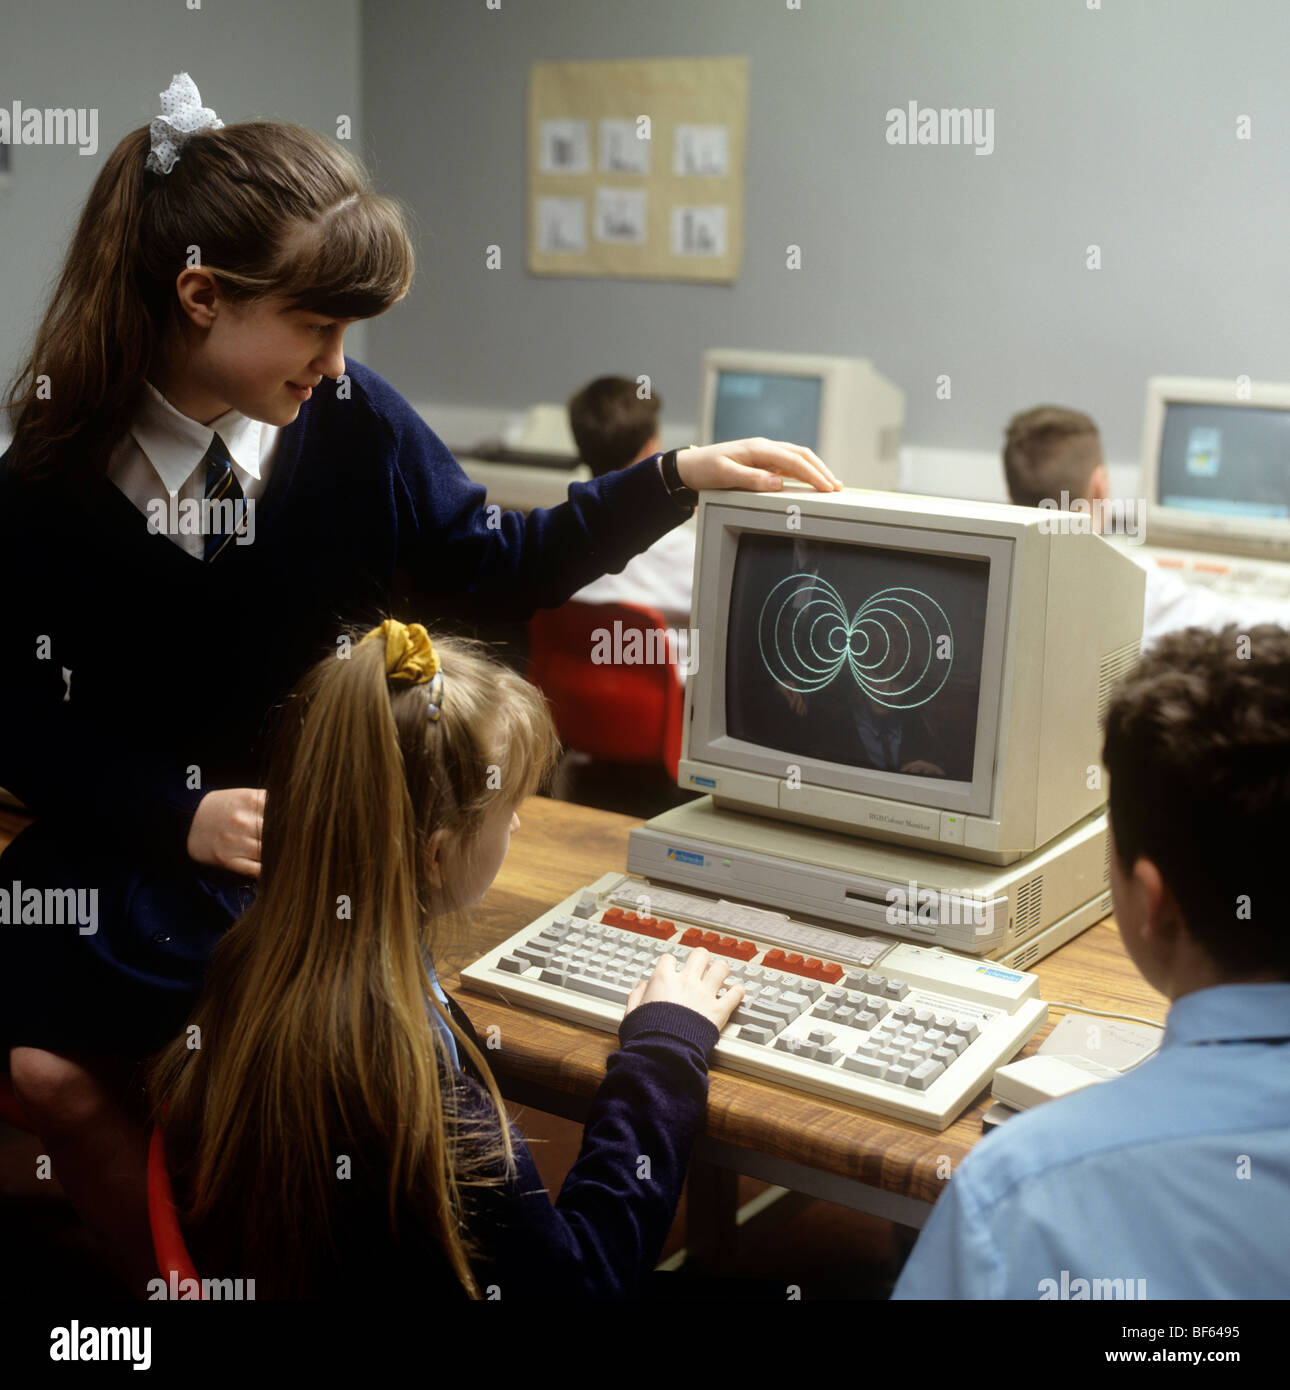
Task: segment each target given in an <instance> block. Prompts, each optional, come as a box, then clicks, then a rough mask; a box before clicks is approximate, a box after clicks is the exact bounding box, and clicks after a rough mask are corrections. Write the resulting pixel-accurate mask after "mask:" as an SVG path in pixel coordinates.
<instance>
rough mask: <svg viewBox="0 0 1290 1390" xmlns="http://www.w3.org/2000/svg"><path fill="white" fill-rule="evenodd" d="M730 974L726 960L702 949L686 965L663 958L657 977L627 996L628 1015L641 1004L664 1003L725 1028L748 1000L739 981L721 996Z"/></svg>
mask: <svg viewBox="0 0 1290 1390" xmlns="http://www.w3.org/2000/svg"><path fill="white" fill-rule="evenodd" d="M727 973H728V962H727V961H726V958H725V957H724V956H714V955H712V954H711V953H710V952H709V951H706V950H704V948H703V947H702V946H699V947H696V948H695V949H694V950H693V951H691V952H690V955H689V957H688V958H687V960H686V962H685V964H684V965H681V963H680V962H679V961H678V960H677V958H676V957H675V956H671V955H664V956H660V957H659V958H658V964H657V965H655V967H654V973H653V974H652V975H651V976H650V977H649V979H648V980H642V981H641V982H640V984H638V985H637V986H636V988H635V989H634V990H632V992H631V993H630V994H629V995H628V996H627V1008H626V1010H625V1013H631V1011H632V1010H633V1009H634V1008H635V1007H636V1006H637V1004H647V1003H651V1002H653V1001H656V1000H661V1001H663V1002H666V1003H669V1004H684V1005H685V1006H686V1008H687V1009H693V1010H694V1011H695V1012H696V1013H701V1014H702V1015H703V1016H704V1018H708V1019H711V1020H712V1022H713V1023H715V1024H716V1025H717V1027H718V1029H721V1028H724V1027H725V1026H726V1024H727V1023H729V1022H730V1016H731V1014H733V1013H734V1011H735V1009H736V1008H738V1006H739V1001H740V1000H741V999H742V998H743V997H744V987H743V985H742V984H740V983H739V982H738V981H736V980H732V981H731V983H730V988H729V989H728V990H726V992H725V993H724V994H722V995H720V996H718V994H717V991H718V990H719V989H720V988H721V986H722V985H723V984H725V982H726V975H727Z"/></svg>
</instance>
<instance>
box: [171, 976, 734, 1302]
mask: <svg viewBox="0 0 1290 1390" xmlns="http://www.w3.org/2000/svg"><path fill="white" fill-rule="evenodd" d="M450 1007H451V1008H452V1012H453V1015H454V1017H455V1018H456V1019H457V1021H458V1023H459V1024H462V1025H463V1026H464V1027H465V1028H466V1030H467V1033H468V1035H470V1036H472V1037H473V1032H474V1030H473V1029H472V1028H471V1027H470V1023H469V1020H468V1019H467V1018H466V1017H465V1015H464V1014H463V1012H462V1010H461V1009H460V1007H459V1006H457V1005H456V1004H455V1001H454V1002H453V1003H451V1004H450ZM618 1036H619V1041H620V1043H621V1044H622V1046H621V1047H620V1049H619V1050H618V1051H617V1052H615V1053H614V1054H613V1055H612V1056H611V1057H610V1058H609V1061H608V1063H607V1064H606V1067H605V1079H604V1080H603V1081H602V1082H601V1084H600V1087H599V1088H598V1090H597V1091H596V1094H595V1096H594V1097H593V1099H592V1102H591V1106H590V1109H589V1110H588V1113H587V1121H586V1127H585V1129H584V1132H583V1141H582V1147H581V1149H580V1150H579V1153H578V1157H577V1160H576V1161H575V1163H574V1165H573V1167H572V1169H570V1171H569V1174H568V1176H567V1178H566V1179H565V1182H564V1185H563V1186H562V1187H561V1189H560V1192H559V1195H558V1196H557V1197H556V1199H555V1201H554V1202H552V1200H551V1197H550V1194H549V1193H548V1192H547V1190H546V1188H545V1187H544V1186H543V1184H542V1179H541V1177H540V1175H539V1173H538V1170H537V1167H536V1165H535V1164H534V1162H533V1157H532V1155H531V1154H530V1152H529V1150H528V1148H527V1146H526V1145H525V1143H524V1140H523V1138H522V1137H521V1136H520V1135H519V1134H518V1133H517V1132H516V1131H515V1129H514V1128H513V1127H512V1130H511V1138H512V1142H513V1144H514V1149H515V1160H516V1172H515V1177H514V1178H513V1179H512V1180H511V1181H510V1182H508V1183H506V1184H505V1185H504V1186H499V1187H492V1188H471V1189H468V1198H467V1201H468V1219H467V1226H468V1229H469V1233H470V1235H471V1237H472V1239H473V1241H474V1244H475V1246H476V1247H477V1249H478V1251H479V1257H478V1258H477V1259H476V1261H475V1262H474V1266H473V1268H474V1272H475V1276H476V1279H477V1280H478V1282H479V1285H480V1290H481V1293H482V1295H483V1296H484V1297H485V1298H491V1299H500V1300H501V1301H502V1302H507V1301H511V1300H515V1299H532V1298H617V1297H629V1296H631V1295H633V1294H635V1293H638V1292H639V1291H640V1286H641V1284H642V1281H643V1280H644V1279H645V1277H646V1276H647V1275H648V1274H649V1272H650V1270H652V1269H653V1268H654V1266H655V1265H656V1264H657V1263H658V1258H659V1255H660V1253H661V1251H662V1248H663V1242H664V1240H665V1239H666V1238H667V1233H668V1230H669V1229H670V1227H671V1224H672V1219H673V1217H674V1215H675V1212H676V1206H677V1202H678V1201H679V1200H680V1197H681V1191H682V1188H683V1186H684V1183H685V1175H686V1170H687V1168H688V1166H689V1162H690V1154H691V1151H692V1149H693V1147H694V1141H695V1139H696V1138H697V1137H698V1135H699V1134H700V1133H701V1132H702V1129H703V1118H704V1111H705V1109H706V1107H707V1096H708V1057H709V1055H710V1054H711V1052H712V1049H713V1047H714V1046H715V1045H716V1041H717V1036H718V1035H717V1027H716V1025H715V1024H714V1023H712V1022H711V1021H710V1020H709V1019H706V1018H704V1017H703V1015H702V1014H700V1013H698V1012H697V1011H695V1010H693V1009H689V1008H686V1007H685V1006H683V1005H680V1004H672V1003H662V1002H654V1003H649V1004H642V1005H640V1006H639V1007H638V1008H636V1009H634V1010H633V1011H632V1012H631V1013H630V1014H628V1015H627V1016H626V1017H625V1018H624V1019H623V1021H622V1023H621V1024H620V1025H619V1030H618ZM485 1055H487V1053H485ZM455 1084H456V1085H457V1087H458V1088H459V1090H458V1104H459V1106H460V1108H461V1110H462V1112H463V1113H464V1114H465V1115H468V1116H469V1115H476V1116H479V1117H480V1118H481V1119H486V1118H487V1117H488V1116H490V1115H492V1113H493V1111H492V1105H491V1102H490V1101H489V1100H488V1097H487V1094H486V1093H485V1091H484V1089H483V1087H482V1085H481V1084H480V1083H479V1081H478V1080H477V1079H475V1078H474V1073H473V1069H470V1070H469V1072H468V1073H460V1072H459V1073H458V1074H457V1076H456V1077H455ZM176 1137H177V1136H172V1139H171V1141H170V1142H171V1146H172V1147H174V1140H175V1138H176ZM336 1149H337V1152H345V1153H349V1154H350V1156H351V1158H353V1159H354V1160H355V1161H354V1165H353V1173H352V1175H351V1176H350V1177H349V1178H347V1179H345V1180H343V1181H340V1180H338V1183H337V1208H336V1213H335V1223H334V1233H335V1247H336V1248H335V1256H334V1259H329V1260H327V1262H326V1263H325V1264H324V1265H322V1266H319V1267H318V1268H316V1269H315V1270H314V1271H313V1277H312V1287H311V1289H310V1291H309V1296H312V1297H314V1298H320V1299H344V1300H345V1301H347V1302H352V1301H353V1300H354V1299H380V1300H383V1301H388V1300H390V1299H393V1298H397V1297H400V1296H403V1297H406V1296H415V1297H416V1298H417V1299H418V1300H419V1301H420V1300H423V1299H432V1300H438V1299H442V1298H461V1297H464V1294H463V1291H462V1288H461V1285H460V1284H459V1283H458V1282H457V1279H456V1277H455V1276H454V1275H453V1273H452V1270H451V1267H450V1265H449V1263H448V1261H447V1258H446V1257H445V1256H444V1254H443V1252H442V1250H441V1248H440V1247H439V1245H438V1244H437V1242H436V1241H435V1239H434V1237H433V1236H432V1235H431V1234H430V1233H429V1232H428V1231H427V1230H425V1229H418V1227H417V1226H416V1224H415V1222H414V1221H413V1220H412V1219H411V1218H410V1216H409V1214H408V1213H407V1211H406V1210H402V1211H401V1213H400V1230H399V1234H398V1237H397V1238H396V1237H395V1236H394V1235H393V1234H392V1233H391V1230H390V1220H389V1212H388V1207H387V1196H386V1187H387V1182H388V1175H387V1167H388V1165H387V1164H386V1163H385V1162H384V1161H383V1160H382V1158H381V1156H380V1155H371V1156H369V1157H368V1158H366V1159H364V1158H362V1157H361V1156H357V1155H355V1153H354V1145H352V1144H351V1143H350V1142H348V1141H343V1140H342V1141H339V1142H338V1143H337V1145H336ZM192 1157H193V1156H192V1155H180V1154H178V1153H174V1154H168V1159H169V1161H170V1162H171V1166H172V1170H173V1171H174V1172H175V1173H176V1177H177V1180H178V1183H179V1187H178V1191H179V1193H180V1197H181V1201H182V1200H183V1198H182V1182H183V1172H184V1170H185V1167H186V1164H187V1162H191V1159H192ZM276 1180H277V1179H276V1176H274V1178H273V1181H276ZM232 1206H233V1209H232V1210H230V1211H229V1212H227V1213H224V1212H221V1213H219V1214H217V1215H216V1216H215V1217H214V1218H212V1220H211V1221H210V1222H209V1223H208V1224H207V1225H206V1226H205V1227H204V1228H203V1229H201V1230H198V1231H194V1230H191V1229H189V1230H186V1232H185V1238H186V1243H187V1245H188V1249H189V1253H190V1254H191V1255H192V1257H193V1261H194V1264H195V1265H196V1267H197V1272H198V1274H199V1275H205V1276H206V1277H212V1278H236V1277H241V1278H247V1277H252V1278H254V1279H255V1280H256V1297H257V1298H264V1297H274V1296H275V1293H276V1292H277V1291H276V1290H275V1288H274V1281H273V1277H272V1273H271V1271H267V1270H263V1269H260V1270H257V1269H255V1268H253V1267H252V1266H251V1265H249V1264H248V1263H247V1262H246V1261H245V1258H244V1256H243V1255H242V1252H241V1251H240V1249H239V1244H238V1241H239V1237H238V1231H239V1226H238V1219H239V1213H238V1211H237V1210H236V1199H235V1198H234V1199H233V1202H232Z"/></svg>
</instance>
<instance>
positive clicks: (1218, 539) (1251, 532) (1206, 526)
mask: <svg viewBox="0 0 1290 1390" xmlns="http://www.w3.org/2000/svg"><path fill="white" fill-rule="evenodd" d="M1170 405H1213V406H1230V407H1233V408H1235V409H1238V410H1282V411H1286V412H1288V413H1290V385H1284V384H1281V383H1274V382H1252V381H1237V380H1229V379H1227V378H1217V379H1210V378H1201V377H1152V378H1151V380H1150V381H1148V382H1147V398H1146V409H1145V412H1144V415H1143V426H1142V467H1141V477H1140V482H1141V488H1142V500H1143V501H1144V502H1145V503H1146V512H1147V536H1146V540H1147V544H1148V545H1168V544H1170V543H1171V542H1173V543H1181V544H1183V545H1186V546H1189V547H1192V546H1194V547H1195V548H1197V549H1207V550H1222V549H1224V548H1225V547H1230V548H1233V549H1239V550H1242V551H1246V550H1250V549H1251V548H1256V547H1257V548H1260V549H1264V550H1266V551H1267V553H1268V554H1286V553H1287V552H1290V518H1286V517H1252V516H1240V515H1233V514H1229V513H1223V512H1204V511H1193V510H1192V509H1190V508H1183V507H1166V506H1164V505H1163V504H1162V503H1161V502H1160V500H1159V497H1160V450H1161V448H1162V447H1163V445H1164V434H1165V412H1166V408H1167V407H1168V406H1170Z"/></svg>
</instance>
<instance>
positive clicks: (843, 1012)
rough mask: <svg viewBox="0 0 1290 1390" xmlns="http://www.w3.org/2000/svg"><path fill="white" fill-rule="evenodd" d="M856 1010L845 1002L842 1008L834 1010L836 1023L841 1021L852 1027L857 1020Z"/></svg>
mask: <svg viewBox="0 0 1290 1390" xmlns="http://www.w3.org/2000/svg"><path fill="white" fill-rule="evenodd" d="M855 1017H856V1011H855V1010H854V1009H853V1008H852V1007H851V1005H850V1004H843V1005H842V1007H841V1008H840V1009H835V1010H834V1011H833V1021H834V1023H841V1024H844V1025H846V1026H847V1027H850V1026H851V1025H852V1024H853V1023H854V1022H855Z"/></svg>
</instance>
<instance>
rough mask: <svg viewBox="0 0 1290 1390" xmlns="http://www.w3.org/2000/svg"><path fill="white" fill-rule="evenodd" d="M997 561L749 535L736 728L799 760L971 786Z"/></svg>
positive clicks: (730, 666) (740, 555) (730, 688)
mask: <svg viewBox="0 0 1290 1390" xmlns="http://www.w3.org/2000/svg"><path fill="white" fill-rule="evenodd" d="M989 580H990V561H989V560H988V559H985V558H982V557H980V556H971V557H969V556H962V555H937V554H927V553H923V552H919V551H913V550H896V549H890V548H885V547H880V546H870V545H854V544H843V543H840V542H836V541H819V540H804V539H801V538H795V537H792V536H777V535H765V534H758V533H755V532H747V533H745V534H743V535H741V536H740V537H739V542H738V550H737V554H736V558H735V566H734V574H733V577H732V586H731V591H730V612H729V628H728V636H727V643H726V669H725V688H726V733H727V735H729V736H730V737H732V738H736V739H743V740H745V741H747V742H749V743H753V744H756V745H759V746H760V747H762V748H766V749H775V750H779V751H782V752H783V753H784V754H786V755H787V756H788V758H789V759H790V760H791V759H792V758H807V759H819V760H822V761H824V762H829V763H838V764H842V765H844V766H847V767H852V768H872V769H878V770H881V771H886V772H897V773H904V774H906V775H908V776H916V777H925V778H936V779H948V780H951V781H962V782H971V780H972V771H973V757H974V754H975V748H976V729H977V707H978V702H979V697H980V689H981V661H982V649H983V646H984V642H985V629H986V598H987V591H988V589H989Z"/></svg>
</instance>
